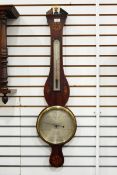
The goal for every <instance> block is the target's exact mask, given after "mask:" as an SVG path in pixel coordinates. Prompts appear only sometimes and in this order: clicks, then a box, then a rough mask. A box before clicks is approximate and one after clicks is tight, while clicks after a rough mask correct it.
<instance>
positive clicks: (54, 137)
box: [36, 7, 77, 167]
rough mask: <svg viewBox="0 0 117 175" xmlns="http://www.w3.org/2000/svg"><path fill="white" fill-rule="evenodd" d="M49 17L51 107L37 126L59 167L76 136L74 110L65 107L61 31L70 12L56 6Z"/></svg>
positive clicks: (46, 94)
mask: <svg viewBox="0 0 117 175" xmlns="http://www.w3.org/2000/svg"><path fill="white" fill-rule="evenodd" d="M46 17H47V21H48V24H49V26H50V31H51V61H50V63H51V64H50V73H49V76H48V78H47V81H46V83H45V86H44V97H45V99H46V101H47V103H48V107H47V108H45V109H44V110H43V111H42V112H41V113H40V114H39V117H38V119H37V123H36V128H37V132H38V134H39V136H40V138H41V139H42V140H44V141H45V142H46V143H48V144H49V145H50V146H51V148H52V152H51V155H50V160H49V161H50V164H51V166H53V167H60V166H62V165H63V163H64V156H63V153H62V147H63V145H64V144H65V143H67V142H68V141H70V140H71V139H72V138H73V136H74V135H75V132H76V128H77V124H76V119H75V116H74V114H73V113H72V111H71V110H70V109H68V108H66V107H65V104H66V103H67V101H68V98H69V85H68V82H67V79H66V77H65V75H64V70H63V59H62V32H63V26H64V24H65V21H66V18H67V12H66V11H64V10H63V9H62V8H59V7H54V8H52V9H50V10H49V11H48V12H47V13H46Z"/></svg>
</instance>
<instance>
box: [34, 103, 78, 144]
mask: <svg viewBox="0 0 117 175" xmlns="http://www.w3.org/2000/svg"><path fill="white" fill-rule="evenodd" d="M36 128H37V132H38V134H39V136H40V137H41V138H42V139H43V140H44V141H45V142H47V143H49V144H64V143H66V142H68V141H69V140H71V138H72V137H73V136H74V134H75V132H76V128H77V124H76V119H75V116H74V115H73V113H72V112H71V111H70V110H69V109H68V108H64V107H62V106H51V107H48V108H46V109H44V110H43V111H42V112H41V113H40V115H39V117H38V119H37V124H36Z"/></svg>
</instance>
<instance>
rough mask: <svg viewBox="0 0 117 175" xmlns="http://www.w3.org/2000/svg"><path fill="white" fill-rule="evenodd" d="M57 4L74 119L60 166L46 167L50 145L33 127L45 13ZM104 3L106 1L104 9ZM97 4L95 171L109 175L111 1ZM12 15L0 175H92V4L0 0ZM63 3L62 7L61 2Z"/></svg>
mask: <svg viewBox="0 0 117 175" xmlns="http://www.w3.org/2000/svg"><path fill="white" fill-rule="evenodd" d="M55 3H56V4H61V7H62V8H63V9H65V10H66V11H67V12H68V13H69V16H68V18H67V21H66V26H65V27H64V36H63V45H64V46H63V59H64V70H65V74H66V76H67V80H68V82H69V85H70V92H71V93H70V98H69V101H68V103H67V106H68V107H69V108H70V109H71V110H72V111H73V113H74V114H75V116H76V117H77V121H78V129H77V132H76V135H75V137H74V139H73V140H71V141H70V142H69V143H68V144H66V146H65V147H64V149H63V152H64V155H65V163H64V167H62V168H58V169H55V168H51V167H49V163H48V156H49V154H50V148H49V147H48V145H46V144H45V143H44V142H43V141H42V140H41V139H39V137H38V135H37V132H36V128H35V123H36V119H37V116H38V114H39V113H40V111H41V110H42V109H43V108H44V107H45V106H47V104H46V102H45V100H44V96H43V87H44V83H45V81H46V78H47V75H48V73H49V64H50V62H49V61H50V32H49V27H48V26H47V21H46V16H45V14H46V12H47V11H48V10H49V9H50V8H51V6H52V5H53V4H55ZM109 3H111V4H109ZM116 3H117V2H116V0H111V2H110V0H100V6H99V12H100V17H99V23H100V27H99V34H100V41H99V42H100V48H99V51H100V58H99V59H100V111H101V115H100V149H99V154H100V162H99V163H100V171H99V175H105V174H106V175H116V174H117V127H116V126H117V117H116V116H117V68H116V67H117V4H116ZM0 4H14V5H15V6H16V8H17V10H18V11H19V13H20V17H19V18H18V19H17V20H8V28H7V41H8V51H9V53H8V54H9V57H8V73H9V88H11V89H17V93H16V94H12V95H11V96H10V97H9V101H8V103H7V104H6V105H4V104H3V103H2V101H1V99H0V175H19V174H21V175H33V174H34V175H39V174H41V175H55V174H57V175H67V174H68V175H71V174H74V175H77V174H80V175H95V167H96V159H95V157H96V116H95V112H96V57H97V55H96V53H97V52H96V44H97V43H96V1H95V0H71V1H70V0H64V1H63V0H43V1H41V0H0ZM62 4H63V5H62Z"/></svg>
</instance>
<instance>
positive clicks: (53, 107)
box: [36, 106, 77, 145]
mask: <svg viewBox="0 0 117 175" xmlns="http://www.w3.org/2000/svg"><path fill="white" fill-rule="evenodd" d="M53 109H62V110H63V111H65V112H67V113H68V114H69V115H70V116H71V118H72V120H73V124H74V126H73V127H74V132H73V134H72V135H71V137H70V138H69V139H68V140H66V141H63V142H61V143H59V144H65V143H67V142H69V141H70V140H71V139H72V138H73V136H74V135H75V133H76V129H77V122H76V118H75V116H74V114H73V113H72V111H71V110H70V109H68V108H66V107H63V106H50V107H47V108H45V109H44V110H42V111H41V113H40V114H39V116H38V118H37V122H36V129H37V132H38V135H39V136H40V138H41V139H42V140H44V141H45V142H46V143H48V144H51V145H57V144H58V143H57V144H54V143H51V142H49V141H47V140H46V139H45V138H44V137H43V136H42V135H41V133H40V129H39V123H40V120H41V118H42V117H43V115H44V114H45V113H46V112H48V111H50V110H53Z"/></svg>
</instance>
